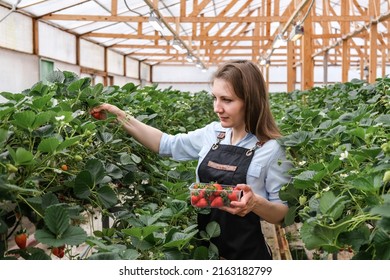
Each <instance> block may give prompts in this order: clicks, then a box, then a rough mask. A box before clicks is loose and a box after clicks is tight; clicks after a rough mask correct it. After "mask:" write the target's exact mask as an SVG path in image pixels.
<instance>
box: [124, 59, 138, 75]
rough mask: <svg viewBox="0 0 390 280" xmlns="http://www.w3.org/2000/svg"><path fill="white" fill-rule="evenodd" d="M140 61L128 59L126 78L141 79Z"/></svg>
mask: <svg viewBox="0 0 390 280" xmlns="http://www.w3.org/2000/svg"><path fill="white" fill-rule="evenodd" d="M139 64H140V63H139V61H138V60H134V59H131V58H129V57H126V76H127V77H131V78H136V79H138V78H139V71H138V70H139V69H138V68H139V67H140V66H139Z"/></svg>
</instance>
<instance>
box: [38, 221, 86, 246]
mask: <svg viewBox="0 0 390 280" xmlns="http://www.w3.org/2000/svg"><path fill="white" fill-rule="evenodd" d="M35 238H36V239H37V241H39V242H40V243H43V244H46V245H49V246H52V247H59V246H62V245H65V244H68V245H73V246H76V245H80V244H82V243H84V242H85V241H86V240H87V233H86V232H85V231H84V230H83V229H82V228H80V227H76V226H69V227H68V228H67V230H66V231H65V232H64V233H63V234H62V235H61V236H56V235H55V234H53V233H52V232H50V231H48V230H46V229H39V230H37V231H36V232H35Z"/></svg>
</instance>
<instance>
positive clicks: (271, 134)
mask: <svg viewBox="0 0 390 280" xmlns="http://www.w3.org/2000/svg"><path fill="white" fill-rule="evenodd" d="M212 95H213V97H214V111H215V113H216V114H217V115H218V117H219V122H212V123H210V124H208V125H207V126H205V127H203V128H200V129H197V130H195V131H192V132H189V133H187V134H178V135H168V134H166V133H163V132H162V131H160V130H158V129H156V128H153V127H150V126H148V125H146V124H144V123H142V122H140V121H138V120H137V119H135V118H134V117H131V116H128V115H126V113H125V112H124V111H122V110H121V109H119V108H117V107H116V106H113V105H110V104H103V105H101V106H99V107H96V108H94V109H92V112H91V113H95V112H100V111H102V110H104V111H107V112H110V113H112V114H115V115H116V116H117V119H118V121H119V122H120V123H121V124H122V125H123V127H124V129H125V130H126V131H127V132H128V133H129V134H130V135H132V136H133V137H134V138H135V139H136V140H137V141H139V142H140V143H141V144H143V145H144V146H145V147H147V148H149V149H150V150H152V151H154V152H157V153H159V154H160V155H162V156H170V157H172V158H174V159H175V160H193V159H198V160H199V162H198V167H197V171H196V178H197V181H198V182H203V183H209V182H218V183H219V184H226V185H238V186H240V187H241V189H242V190H243V197H242V198H241V200H240V201H232V202H231V206H230V207H226V206H224V207H221V208H218V209H216V208H212V209H211V212H210V214H207V215H205V214H199V215H198V225H199V229H200V230H202V229H204V228H205V227H206V225H207V224H208V223H209V222H211V221H216V222H218V223H219V225H220V227H221V235H220V236H219V237H217V238H215V239H213V240H212V242H213V243H214V244H215V245H216V246H217V248H218V250H219V254H220V257H221V258H224V259H272V255H271V253H270V250H269V248H268V246H267V244H266V242H265V240H264V236H263V234H262V230H261V224H260V219H263V220H265V221H268V222H270V223H274V224H277V223H281V222H282V221H283V219H284V217H285V215H286V213H287V211H288V206H287V205H286V204H285V203H283V202H282V201H281V200H280V198H279V190H280V188H281V187H282V186H283V185H284V184H286V183H288V181H289V180H290V176H289V175H288V170H289V169H290V168H291V164H290V163H289V162H288V161H287V160H286V157H285V151H284V149H283V148H282V147H281V146H280V145H279V144H278V142H277V141H276V140H275V139H276V138H278V137H280V133H279V129H278V127H277V125H276V123H275V121H274V119H273V116H272V113H271V110H270V107H269V99H268V93H267V91H266V88H265V82H264V79H263V76H262V74H261V72H260V69H259V68H258V67H257V66H256V65H255V64H254V63H252V62H250V61H233V62H228V63H225V64H224V65H222V66H221V67H220V68H219V69H218V70H217V71H216V73H215V74H214V76H213V80H212Z"/></svg>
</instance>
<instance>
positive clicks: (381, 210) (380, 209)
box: [370, 204, 390, 218]
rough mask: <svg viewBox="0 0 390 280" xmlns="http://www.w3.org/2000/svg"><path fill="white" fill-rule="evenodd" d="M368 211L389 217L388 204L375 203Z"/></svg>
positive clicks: (389, 205) (389, 207) (389, 206)
mask: <svg viewBox="0 0 390 280" xmlns="http://www.w3.org/2000/svg"><path fill="white" fill-rule="evenodd" d="M370 213H371V214H373V215H380V216H382V217H386V218H390V204H383V205H377V206H375V207H373V208H372V209H371V210H370Z"/></svg>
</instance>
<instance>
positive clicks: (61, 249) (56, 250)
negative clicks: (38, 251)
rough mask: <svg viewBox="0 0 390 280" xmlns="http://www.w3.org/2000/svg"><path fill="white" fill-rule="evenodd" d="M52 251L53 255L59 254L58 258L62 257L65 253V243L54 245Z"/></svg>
mask: <svg viewBox="0 0 390 280" xmlns="http://www.w3.org/2000/svg"><path fill="white" fill-rule="evenodd" d="M51 252H52V253H53V255H55V256H57V257H58V258H60V259H62V258H63V257H64V255H65V245H62V246H60V247H53V248H52V249H51Z"/></svg>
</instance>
